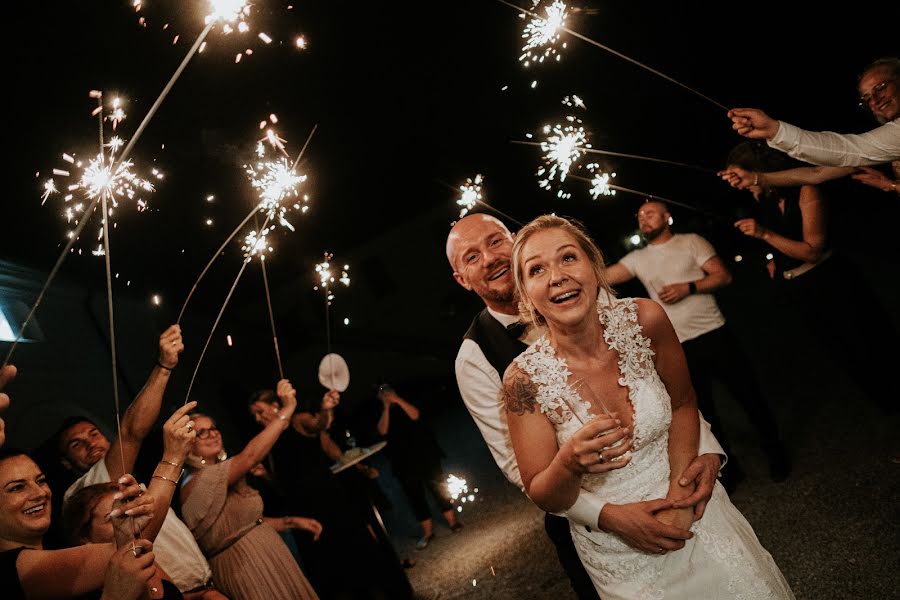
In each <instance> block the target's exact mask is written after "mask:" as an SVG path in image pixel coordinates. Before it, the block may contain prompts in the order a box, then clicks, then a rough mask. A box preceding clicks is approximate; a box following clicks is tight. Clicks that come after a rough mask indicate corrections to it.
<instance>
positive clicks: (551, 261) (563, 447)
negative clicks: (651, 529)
mask: <svg viewBox="0 0 900 600" xmlns="http://www.w3.org/2000/svg"><path fill="white" fill-rule="evenodd" d="M512 262H513V275H514V278H515V281H516V289H517V292H518V294H519V297H520V299H521V310H522V313H523V316H524V317H525V319H526V321H528V320H530V321H531V322H532V323H534V324H535V325H544V324H546V326H547V333H546V334H545V335H544V336H543V337H541V338H540V339H539V340H538V341H536V342H535V343H534V344H532V345H531V346H529V348H528V349H527V350H526V351H525V352H523V353H522V354H520V355H519V357H518V358H516V360H515V361H514V362H513V363H512V364H511V365H510V367H509V369H507V371H506V374H505V376H504V382H503V399H504V402H505V404H506V408H507V416H508V423H509V431H510V435H511V437H512V443H513V448H514V449H515V453H516V459H517V460H518V463H519V469H520V471H521V474H522V481H523V483H524V484H525V489H526V491H527V493H528V495H529V497H530V498H531V499H532V500H533V501H534V502H535V503H536V504H537V505H538V506H540V507H541V508H542V509H544V510H546V511H548V512H561V511H564V510H566V509H567V508H569V507H570V506H571V505H572V504H573V503H574V501H575V499H576V497H577V496H578V491H579V488H585V489H588V490H591V491H594V492H596V493H598V494H599V495H601V497H603V498H604V499H605V500H606V501H607V504H606V506H605V507H604V508H603V512H606V511H616V510H621V509H622V508H623V507H627V506H628V505H630V504H631V505H636V504H637V503H644V506H649V507H650V509H651V510H653V511H654V515H655V517H656V518H657V519H659V520H660V521H662V522H664V523H667V524H670V525H673V526H675V527H678V528H681V529H684V530H690V534H691V535H690V539H688V540H687V542H686V544H685V545H684V547H683V548H681V549H675V548H677V546H674V547H672V548H664V547H662V546H660V547H656V548H644V549H638V548H632V547H630V546H629V545H627V544H626V543H625V542H624V541H623V540H622V539H621V538H619V537H618V536H616V535H614V534H611V533H606V532H603V531H598V530H593V531H587V530H585V528H583V527H574V526H573V527H571V530H572V538H573V540H574V541H575V547H576V548H577V550H578V554H579V556H580V557H581V560H582V562H583V563H584V564H585V567H586V569H587V571H588V573H589V574H590V576H591V579H592V580H593V582H594V585H595V586H596V588H597V590H598V591H599V593H600V596H601V597H602V598H604V600H614V599H632V598H653V599H670V598H678V599H694V598H747V599H752V598H793V597H794V596H793V594H792V593H791V590H790V587H789V586H788V584H787V582H786V581H785V580H784V577H783V576H782V575H781V572H780V571H779V570H778V567H777V566H776V565H775V562H774V561H773V560H772V557H771V555H769V553H768V552H766V550H765V549H764V548H763V547H762V546H761V545H760V543H759V540H758V539H757V538H756V535H755V534H754V533H753V529H752V528H751V527H750V524H749V523H747V521H746V519H744V517H743V516H742V515H741V514H740V513H739V512H738V510H737V509H736V508H735V507H734V506H733V505H732V504H731V501H730V500H729V499H728V495H727V494H726V492H725V490H724V489H723V488H722V486H721V485H720V484H719V483H716V486H715V489H714V490H713V494H712V498H711V499H710V501H709V503H708V505H707V506H706V509H705V512H702V513H701V512H700V511H699V510H698V512H697V514H696V516H695V512H694V508H693V507H691V506H686V507H685V506H683V504H682V505H680V504H679V500H683V499H684V498H685V497H687V496H689V495H690V494H691V492H692V491H693V490H692V489H691V488H690V487H685V486H681V485H679V483H678V478H677V474H679V473H681V472H683V471H684V469H685V467H687V465H688V464H689V463H690V462H691V460H693V458H694V457H695V456H696V454H697V444H698V437H699V418H698V413H697V407H696V400H695V397H694V390H693V388H692V387H691V382H690V376H689V375H688V370H687V365H686V363H685V358H684V353H683V351H682V349H681V345H680V344H679V343H678V338H677V337H676V335H675V331H674V329H673V328H672V325H671V324H670V323H669V320H668V317H667V316H666V313H665V312H664V311H663V310H662V308H661V307H660V306H659V305H658V304H656V303H655V302H653V301H652V300H647V299H628V298H625V299H617V298H615V297H614V296H613V292H612V290H611V289H610V287H609V285H608V284H607V283H606V281H605V279H604V275H603V259H602V257H601V254H600V251H599V250H598V249H597V247H596V246H595V245H594V244H593V242H592V241H591V240H590V238H588V237H587V235H586V234H585V233H584V232H583V231H582V230H581V229H580V228H578V227H576V226H575V225H574V224H573V223H571V222H569V221H567V220H565V219H562V218H560V217H556V216H553V215H544V216H542V217H538V218H537V219H535V220H534V221H532V222H531V223H529V224H528V225H527V226H525V227H524V228H523V229H522V230H521V231H520V232H519V233H518V235H517V236H516V241H515V244H514V246H513V250H512ZM609 461H615V462H618V463H620V464H622V465H624V466H622V467H621V468H617V469H614V470H611V471H607V472H598V471H601V468H600V467H599V466H598V465H600V464H601V463H604V462H609ZM646 501H652V502H650V503H649V504H647V502H646ZM601 515H602V512H601ZM700 516H703V518H702V520H696V519H699V517H700Z"/></svg>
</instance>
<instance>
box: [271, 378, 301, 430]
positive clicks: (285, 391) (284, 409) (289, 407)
mask: <svg viewBox="0 0 900 600" xmlns="http://www.w3.org/2000/svg"><path fill="white" fill-rule="evenodd" d="M275 393H276V394H277V395H278V399H279V400H280V401H281V410H279V411H278V418H279V419H281V420H282V421H287V420H289V419H290V418H291V415H293V414H294V410H295V409H296V408H297V390H295V389H294V386H293V385H291V382H290V381H288V380H287V379H282V380H281V381H279V382H278V385H277V386H276V387H275Z"/></svg>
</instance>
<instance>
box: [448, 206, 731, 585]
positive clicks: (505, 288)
mask: <svg viewBox="0 0 900 600" xmlns="http://www.w3.org/2000/svg"><path fill="white" fill-rule="evenodd" d="M512 242H513V236H512V234H511V233H510V231H509V229H507V228H506V225H504V224H503V223H502V222H501V221H499V220H498V219H495V218H494V217H492V216H490V215H485V214H481V213H475V214H470V215H467V216H466V217H464V218H462V219H460V220H459V221H457V222H456V224H455V225H454V226H453V228H452V229H451V230H450V235H449V236H448V237H447V246H446V251H447V260H448V261H450V266H451V267H452V268H453V278H454V279H455V280H456V282H457V283H459V284H460V285H461V286H463V287H464V288H465V289H467V290H469V291H471V292H475V293H476V294H477V295H478V297H479V298H481V299H482V300H483V301H484V304H485V308H484V310H482V311H481V312H480V313H478V315H477V316H476V317H475V319H474V320H473V321H472V326H471V327H470V328H469V330H468V331H467V332H466V334H465V337H464V339H463V342H462V345H461V346H460V349H459V353H458V354H457V356H456V383H457V385H458V386H459V392H460V395H461V396H462V398H463V401H464V402H465V404H466V408H468V410H469V413H470V414H471V415H472V418H473V419H474V421H475V424H476V425H477V426H478V429H479V431H481V435H482V437H483V438H484V441H485V442H486V443H487V446H488V449H489V450H490V452H491V455H492V456H493V457H494V461H495V462H496V463H497V466H498V467H500V470H501V471H503V474H504V475H505V476H506V478H507V479H508V480H509V482H510V483H512V484H514V485H516V486H518V488H519V489H521V490H523V491H524V487H523V485H522V478H521V475H520V474H519V465H518V463H517V462H516V456H515V452H514V451H513V447H512V440H511V439H510V436H509V428H508V426H507V424H506V413H505V411H506V409H505V407H504V404H503V401H502V400H501V398H500V391H501V385H502V384H501V380H500V377H501V376H502V374H503V373H504V372H505V371H506V368H507V367H508V366H509V365H510V363H512V361H513V360H514V359H515V357H516V356H518V355H519V354H520V353H521V352H522V351H523V350H525V348H527V345H528V344H529V343H531V342H533V341H535V340H537V339H538V338H539V337H540V334H541V333H542V331H539V330H534V329H526V328H525V326H524V325H523V324H522V323H521V322H520V321H519V310H518V300H517V298H516V297H515V283H514V281H513V276H512V268H511V267H512V265H511V262H510V254H511V251H512ZM700 424H701V427H700V447H699V449H698V452H697V454H698V456H697V458H695V459H694V460H693V462H691V464H690V465H689V466H688V468H687V469H686V470H685V472H684V473H683V474H682V476H681V477H682V479H681V481H682V485H687V484H688V482H689V481H690V482H694V483H696V484H697V490H696V491H695V492H694V494H693V495H691V496H690V497H689V498H686V499H685V500H684V502H685V503H686V505H689V506H696V509H695V510H696V514H697V518H698V519H699V518H700V517H702V516H703V510H704V507H705V506H706V503H707V501H708V500H709V498H710V495H711V494H712V489H713V484H714V483H715V481H716V476H717V475H718V472H719V469H720V466H721V458H720V456H724V454H725V453H724V452H723V451H722V448H721V446H719V444H718V442H717V441H716V439H715V437H713V435H712V433H711V431H710V428H709V424H708V423H707V422H706V421H704V420H703V419H702V418H701V420H700ZM611 468H614V466H613V467H611ZM651 502H653V501H652V500H651V501H648V502H645V503H639V504H629V505H617V504H613V503H606V502H605V501H604V500H603V499H602V498H600V497H598V496H597V495H596V494H593V493H591V492H588V491H586V490H582V491H581V493H580V494H579V496H578V498H577V499H576V501H575V504H573V505H572V506H571V507H570V508H569V509H568V510H567V511H566V512H565V513H564V514H563V515H554V514H550V513H546V515H545V518H544V530H545V531H546V532H547V536H548V537H549V538H550V541H551V542H553V545H554V546H555V548H556V554H557V557H558V558H559V562H560V565H561V566H562V568H563V571H565V573H566V576H567V577H568V578H569V581H570V582H571V584H572V589H573V590H574V591H575V594H576V596H577V597H578V598H579V600H585V599H595V598H597V597H598V596H597V591H596V589H595V588H594V584H593V583H592V582H591V579H590V577H588V574H587V572H586V571H585V569H584V566H583V565H582V564H581V559H580V558H579V557H578V554H577V552H576V551H575V544H574V543H573V542H572V534H571V530H570V529H569V527H570V525H569V523H570V522H571V523H572V524H574V525H577V526H578V527H586V528H588V530H590V529H594V528H600V529H603V530H604V531H608V532H612V533H615V534H616V535H618V536H619V537H620V538H622V540H623V541H624V542H625V543H627V544H629V545H633V546H635V547H638V546H640V545H642V544H648V545H654V546H665V547H666V548H672V549H677V548H681V547H683V546H684V540H685V539H687V537H689V535H690V534H689V533H688V532H686V531H683V530H681V529H679V528H677V527H674V526H671V525H667V524H664V523H662V522H660V521H657V520H656V518H655V517H654V515H653V511H652V510H651V509H650V506H651V504H650V503H651Z"/></svg>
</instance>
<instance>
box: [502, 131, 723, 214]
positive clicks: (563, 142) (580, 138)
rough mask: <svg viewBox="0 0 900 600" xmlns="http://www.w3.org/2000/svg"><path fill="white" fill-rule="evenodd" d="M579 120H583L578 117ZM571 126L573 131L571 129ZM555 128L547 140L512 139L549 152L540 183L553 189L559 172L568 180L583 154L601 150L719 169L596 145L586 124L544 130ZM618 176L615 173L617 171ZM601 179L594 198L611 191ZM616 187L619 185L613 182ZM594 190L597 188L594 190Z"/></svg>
mask: <svg viewBox="0 0 900 600" xmlns="http://www.w3.org/2000/svg"><path fill="white" fill-rule="evenodd" d="M567 118H568V119H575V117H567ZM575 121H576V122H577V123H580V122H581V121H580V120H578V119H575ZM567 130H570V131H567ZM548 131H549V132H551V133H552V135H550V136H549V137H548V138H547V141H544V142H531V141H525V140H512V143H513V144H522V145H525V146H539V147H540V148H541V150H543V151H544V152H546V154H545V155H544V157H543V159H544V161H545V162H546V163H547V166H544V167H541V168H540V169H538V173H537V174H538V176H543V175H544V174H546V175H547V177H546V178H545V179H543V180H540V181H538V185H539V186H540V187H542V188H545V189H550V187H551V184H550V182H551V181H552V180H553V178H554V177H555V176H556V175H557V174H559V180H560V182H562V181H564V180H565V178H566V176H567V175H568V173H569V171H570V170H571V168H572V165H573V164H575V163H576V162H577V160H578V159H579V158H581V156H582V155H584V154H600V155H603V156H617V157H621V158H631V159H636V160H642V161H646V162H654V163H659V164H666V165H673V166H676V167H684V168H686V169H693V170H695V171H700V172H702V173H716V170H715V169H710V168H708V167H700V166H697V165H692V164H688V163H682V162H677V161H674V160H666V159H662V158H654V157H652V156H642V155H640V154H625V153H622V152H612V151H609V150H598V149H596V148H593V147H592V146H591V145H590V144H587V143H585V140H586V135H585V134H584V133H583V131H584V130H583V128H581V127H578V128H576V127H575V126H574V125H569V126H567V127H566V128H563V127H562V126H560V125H556V126H554V127H552V128H551V127H550V126H549V125H547V126H545V127H544V132H545V133H546V132H548ZM596 166H597V164H596V163H591V164H589V165H587V168H588V170H590V171H591V172H593V171H594V170H595V168H596ZM613 176H614V175H613ZM594 179H596V180H597V181H592V182H591V183H592V186H597V185H599V186H600V187H599V188H598V189H599V193H598V194H594V198H596V197H597V196H598V195H599V194H603V195H608V194H606V192H605V191H604V189H603V185H602V184H604V183H607V182H608V180H607V181H603V180H602V175H600V176H599V178H598V177H596V176H595V178H594ZM610 187H611V188H612V189H616V188H615V186H610ZM592 193H593V192H592ZM557 195H558V196H559V197H561V198H563V197H564V198H568V197H570V196H571V194H570V193H568V192H563V191H559V192H557Z"/></svg>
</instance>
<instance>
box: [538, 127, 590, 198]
mask: <svg viewBox="0 0 900 600" xmlns="http://www.w3.org/2000/svg"><path fill="white" fill-rule="evenodd" d="M566 121H568V124H566V125H561V124H557V125H553V126H551V125H545V126H544V133H545V134H547V140H546V141H543V142H541V150H543V151H544V153H545V154H544V156H543V157H542V158H543V160H544V163H545V164H544V166H541V167H540V168H539V169H538V171H537V175H538V177H543V179H540V180H539V181H538V185H539V186H540V187H541V188H544V189H547V190H549V189H550V188H551V182H552V181H553V180H555V179H557V178H559V182H560V183H562V182H563V181H565V180H566V176H567V175H568V174H569V171H570V170H571V168H572V166H573V165H575V164H576V163H577V162H578V160H579V159H580V158H581V157H582V156H584V155H585V154H586V150H587V149H589V148H590V147H591V144H589V143H588V142H587V134H586V133H585V131H584V127H582V126H581V119H579V118H577V117H573V116H568V117H566ZM569 195H570V194H568V193H566V192H563V191H562V190H559V191H558V192H557V196H559V197H560V198H567V197H569Z"/></svg>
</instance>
